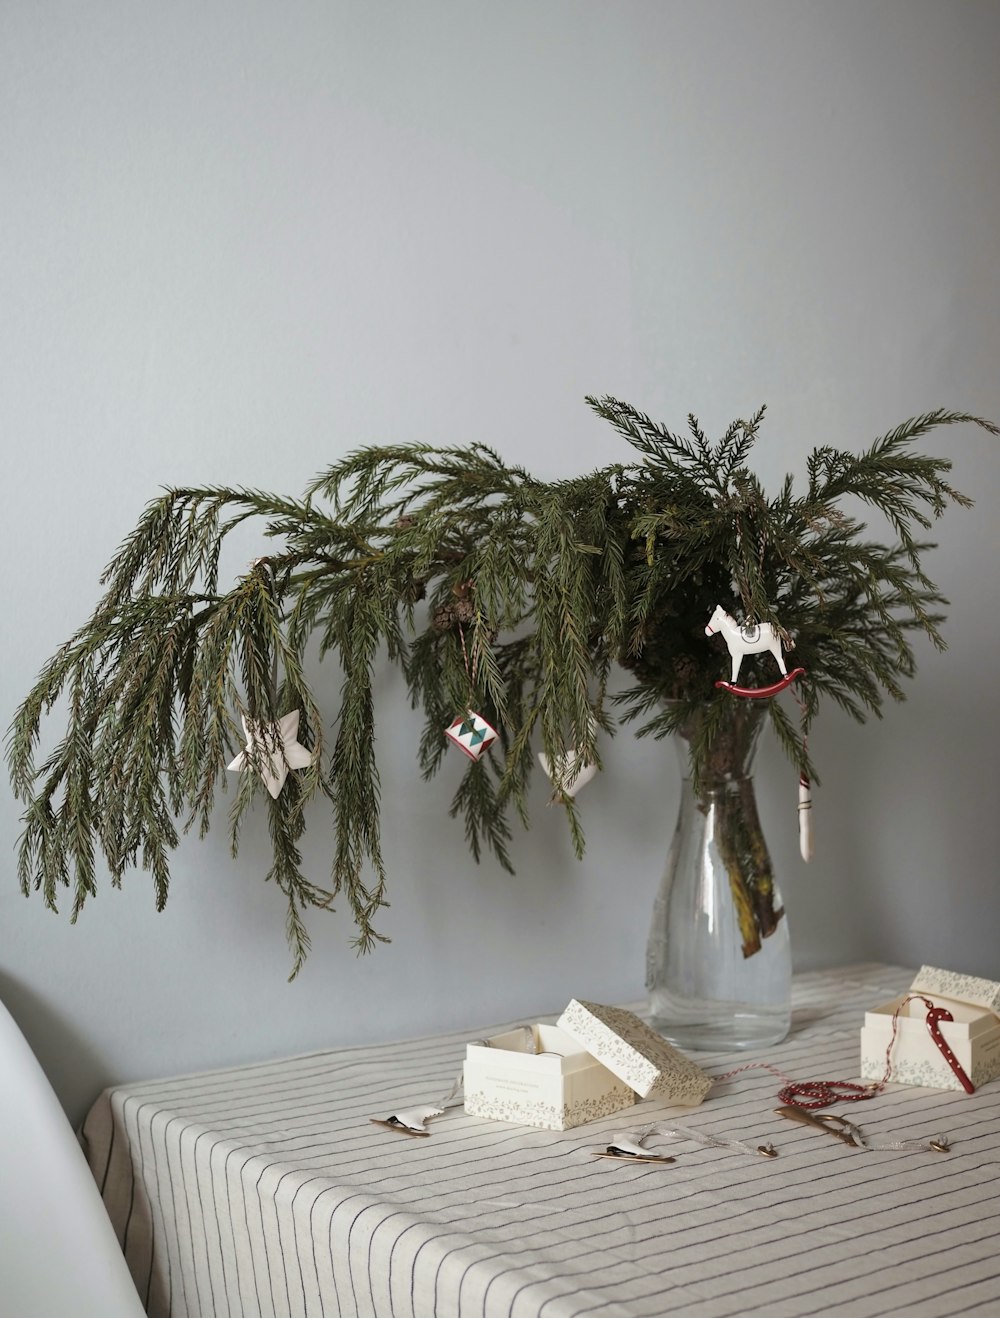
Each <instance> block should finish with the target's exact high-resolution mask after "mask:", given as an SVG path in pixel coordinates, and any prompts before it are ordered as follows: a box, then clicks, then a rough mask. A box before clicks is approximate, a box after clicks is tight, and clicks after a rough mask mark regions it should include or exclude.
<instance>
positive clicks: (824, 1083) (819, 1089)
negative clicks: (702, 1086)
mask: <svg viewBox="0 0 1000 1318" xmlns="http://www.w3.org/2000/svg"><path fill="white" fill-rule="evenodd" d="M908 1002H922V1003H923V1004H924V1006H925V1007H926V1008H927V1028H928V1030H929V1031H930V1035H931V1038H932V1039H933V1040H934V1042H935V1044H936V1045H937V1046H938V1048H939V1049H940V1050H941V1053H942V1055H943V1057H944V1059H945V1061H946V1062H947V1063H948V1065H949V1066H950V1067H951V1069H952V1071H954V1073H955V1075H956V1076H957V1077H958V1081H959V1083H960V1084H961V1086H962V1088H963V1089H964V1090H965V1092H966V1093H967V1094H972V1093H974V1092H975V1086H974V1085H973V1083H972V1081H971V1080H970V1079H969V1077H968V1076H967V1075H966V1073H965V1071H964V1070H963V1069H962V1066H961V1063H960V1062H959V1060H958V1058H957V1057H956V1056H955V1054H954V1052H953V1051H952V1049H951V1048H950V1047H949V1046H948V1044H947V1043H946V1042H945V1040H944V1038H943V1036H942V1034H941V1027H940V1022H941V1021H951V1020H954V1019H955V1018H954V1016H952V1014H951V1012H950V1011H948V1009H947V1008H946V1007H938V1006H936V1005H935V1004H934V1003H933V1002H932V1001H931V1000H930V998H925V997H924V996H923V994H921V993H910V994H908V995H907V996H906V997H905V998H904V999H903V1001H902V1002H901V1003H900V1004H899V1006H898V1007H897V1008H896V1010H895V1011H894V1012H893V1013H892V1034H891V1036H890V1038H889V1044H888V1047H887V1048H886V1050H885V1070H884V1071H883V1073H882V1079H881V1080H879V1081H876V1082H875V1083H874V1084H870V1085H859V1084H856V1083H855V1082H854V1081H853V1080H793V1079H792V1078H791V1076H788V1075H785V1074H784V1072H783V1071H779V1070H778V1068H777V1067H776V1066H771V1064H770V1063H769V1062H747V1063H746V1064H745V1065H744V1066H737V1067H735V1068H734V1069H733V1070H732V1071H726V1072H725V1073H724V1074H723V1075H717V1076H713V1079H714V1080H715V1082H716V1083H717V1084H718V1083H719V1082H720V1081H722V1080H729V1079H730V1078H731V1077H732V1076H734V1075H739V1074H740V1072H741V1071H752V1070H755V1069H761V1070H764V1071H770V1072H771V1074H772V1075H776V1076H777V1077H778V1079H779V1080H783V1081H784V1082H785V1084H784V1087H783V1088H782V1089H779V1091H778V1098H779V1099H780V1100H781V1102H782V1103H785V1104H787V1105H788V1106H789V1107H801V1108H810V1109H814V1108H823V1107H832V1105H833V1104H834V1103H860V1102H861V1101H862V1100H863V1099H866V1098H874V1097H875V1095H876V1094H880V1093H881V1092H882V1090H883V1089H884V1088H885V1087H886V1085H887V1084H888V1083H889V1076H890V1075H891V1074H892V1049H893V1046H894V1045H895V1042H896V1035H897V1033H898V1032H899V1017H900V1013H901V1012H902V1010H903V1008H904V1007H905V1006H906V1004H907V1003H908Z"/></svg>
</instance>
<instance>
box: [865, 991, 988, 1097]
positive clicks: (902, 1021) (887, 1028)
mask: <svg viewBox="0 0 1000 1318" xmlns="http://www.w3.org/2000/svg"><path fill="white" fill-rule="evenodd" d="M914 993H917V994H920V995H921V997H922V998H928V999H929V1000H930V1001H931V1002H932V1003H933V1004H934V1006H936V1007H945V1008H947V1010H948V1011H950V1012H951V1014H952V1016H954V1018H955V1019H954V1020H952V1021H941V1022H940V1024H939V1027H938V1028H939V1029H940V1031H941V1037H942V1038H943V1039H944V1041H945V1043H946V1044H947V1045H948V1047H949V1048H950V1049H951V1050H952V1052H953V1053H954V1054H955V1057H956V1059H957V1061H958V1063H959V1065H960V1066H961V1068H962V1070H963V1071H964V1072H965V1074H966V1075H967V1076H968V1077H969V1078H970V1079H971V1081H972V1083H973V1085H974V1086H975V1087H976V1089H978V1088H979V1087H980V1085H985V1084H986V1082H987V1081H988V1080H993V1079H994V1078H995V1077H996V1076H998V1075H1000V983H996V982H994V981H993V980H990V979H977V978H976V977H974V976H973V975H958V974H955V973H954V972H953V971H950V970H937V969H935V968H934V967H933V966H923V967H921V969H920V972H919V973H918V975H917V977H916V979H915V980H914V981H913V983H912V984H911V985H910V987H909V989H908V990H907V992H906V993H901V994H900V996H899V997H898V998H893V1000H892V1001H891V1002H885V1003H883V1004H882V1005H881V1006H879V1007H876V1008H875V1009H874V1010H873V1011H869V1012H866V1013H865V1023H864V1028H863V1029H862V1031H861V1075H862V1078H863V1079H865V1080H881V1079H882V1077H883V1075H884V1074H885V1068H886V1051H887V1050H888V1048H889V1044H890V1041H891V1040H892V1020H893V1016H894V1015H895V1014H896V1012H897V1011H899V1020H898V1022H897V1031H896V1041H895V1043H894V1044H893V1046H892V1052H891V1055H890V1058H889V1061H890V1071H889V1079H890V1080H893V1081H895V1082H896V1083H897V1084H903V1085H922V1086H924V1087H925V1088H927V1089H961V1088H962V1084H961V1081H960V1080H959V1078H958V1076H957V1075H956V1074H955V1072H954V1071H953V1070H952V1069H951V1067H950V1066H949V1065H948V1062H947V1060H946V1059H945V1057H944V1055H943V1054H942V1052H941V1050H940V1049H939V1048H938V1046H937V1044H936V1043H935V1042H934V1040H933V1039H932V1037H931V1034H930V1030H929V1029H928V1028H927V1012H928V1010H929V1009H928V1007H927V1006H926V1005H925V1004H924V1003H923V1002H922V1001H921V1000H920V998H917V999H916V1000H915V1001H913V1002H907V1003H906V1006H905V1007H901V1004H902V1003H903V1002H904V1001H905V1000H906V998H907V997H908V996H909V995H910V994H914Z"/></svg>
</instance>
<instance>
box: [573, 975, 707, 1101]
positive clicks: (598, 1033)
mask: <svg viewBox="0 0 1000 1318" xmlns="http://www.w3.org/2000/svg"><path fill="white" fill-rule="evenodd" d="M556 1024H557V1025H558V1026H559V1028H560V1029H561V1030H565V1031H566V1033H567V1034H569V1035H571V1036H572V1037H573V1038H574V1039H575V1040H576V1041H577V1043H580V1044H582V1045H583V1046H584V1048H586V1049H587V1051H588V1052H589V1053H590V1055H591V1056H592V1057H596V1058H597V1060H598V1061H599V1062H600V1063H601V1064H602V1065H603V1066H606V1067H607V1068H608V1070H609V1071H612V1072H614V1074H615V1075H616V1076H617V1077H618V1079H619V1080H624V1081H625V1083H626V1084H627V1085H630V1086H631V1087H632V1088H633V1089H634V1090H635V1091H636V1093H637V1094H639V1095H640V1096H641V1097H642V1098H648V1097H649V1096H650V1095H651V1094H652V1095H655V1096H656V1097H659V1098H667V1099H670V1100H671V1102H674V1103H685V1104H692V1105H694V1104H696V1103H700V1102H701V1100H702V1099H703V1098H704V1097H705V1095H706V1094H707V1093H708V1091H709V1090H710V1089H711V1087H712V1078H711V1076H708V1075H706V1074H705V1072H704V1071H702V1070H701V1068H700V1067H698V1066H696V1065H695V1064H694V1062H692V1061H691V1060H690V1059H689V1058H687V1057H685V1056H684V1055H683V1053H679V1052H678V1051H677V1049H676V1048H672V1047H671V1046H670V1044H669V1043H667V1041H666V1039H664V1038H661V1036H660V1035H658V1034H657V1033H656V1032H655V1031H654V1030H652V1029H650V1027H649V1026H648V1025H647V1024H646V1023H645V1021H641V1020H640V1019H639V1017H638V1016H636V1015H635V1014H634V1013H633V1012H631V1011H626V1010H625V1008H624V1007H605V1006H602V1005H601V1004H600V1003H599V1002H581V1001H578V1000H577V999H576V998H574V999H573V1001H572V1002H571V1003H570V1004H569V1006H568V1007H567V1008H566V1010H565V1011H564V1012H563V1014H562V1015H561V1016H560V1017H559V1019H558V1021H557V1022H556Z"/></svg>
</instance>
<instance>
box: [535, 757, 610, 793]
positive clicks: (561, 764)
mask: <svg viewBox="0 0 1000 1318" xmlns="http://www.w3.org/2000/svg"><path fill="white" fill-rule="evenodd" d="M538 763H539V764H540V765H541V766H542V769H543V771H544V773H545V776H546V777H547V778H548V780H549V782H551V784H552V786H553V787H554V788H555V789H556V793H555V794H556V796H557V797H565V796H571V797H572V796H576V794H577V792H579V791H581V790H582V789H583V788H584V787H586V786H587V784H588V783H589V782H590V780H591V778H593V776H594V775H595V774H596V773H597V765H596V764H594V763H593V762H588V761H587V760H586V759H584V756H583V752H582V751H566V752H565V754H563V755H557V756H556V757H555V759H554V760H550V759H549V757H548V756H547V755H546V754H545V752H544V751H539V752H538Z"/></svg>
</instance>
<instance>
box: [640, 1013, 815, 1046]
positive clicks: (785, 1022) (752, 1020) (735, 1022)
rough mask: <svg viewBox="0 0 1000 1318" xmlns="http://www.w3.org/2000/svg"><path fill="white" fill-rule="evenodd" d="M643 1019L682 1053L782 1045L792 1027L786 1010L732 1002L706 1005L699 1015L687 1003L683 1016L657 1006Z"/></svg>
mask: <svg viewBox="0 0 1000 1318" xmlns="http://www.w3.org/2000/svg"><path fill="white" fill-rule="evenodd" d="M644 1019H645V1020H646V1021H647V1022H648V1024H649V1025H650V1026H651V1027H652V1029H654V1030H655V1031H656V1032H657V1034H660V1035H662V1036H663V1038H664V1039H666V1040H667V1042H668V1043H671V1044H673V1046H674V1047H675V1048H680V1049H681V1051H682V1052H718V1053H722V1052H742V1051H744V1050H749V1049H751V1048H767V1047H770V1046H771V1045H772V1044H776V1043H781V1041H782V1039H784V1038H785V1036H786V1035H787V1034H788V1031H789V1028H790V1027H791V1015H790V1012H789V1010H788V1008H787V1006H784V1005H782V1006H780V1007H773V1008H767V1007H760V1006H753V1007H748V1006H743V1005H741V1004H740V1003H735V1002H710V1003H706V1004H705V1007H704V1010H703V1011H701V1012H699V1011H698V1010H697V1007H696V1005H695V1004H692V1003H690V1002H686V1003H685V1004H684V1010H683V1012H682V1013H680V1012H676V1011H671V1009H670V1008H669V1007H668V1006H665V1005H664V1004H659V1003H653V1004H651V1005H650V1008H649V1010H648V1011H647V1012H646V1013H645V1016H644Z"/></svg>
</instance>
